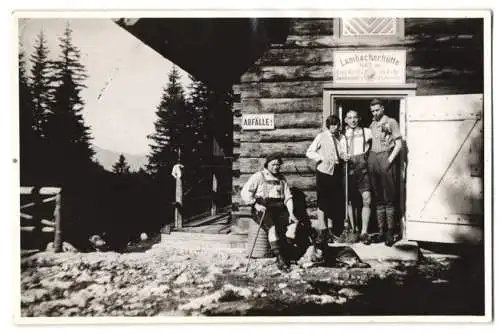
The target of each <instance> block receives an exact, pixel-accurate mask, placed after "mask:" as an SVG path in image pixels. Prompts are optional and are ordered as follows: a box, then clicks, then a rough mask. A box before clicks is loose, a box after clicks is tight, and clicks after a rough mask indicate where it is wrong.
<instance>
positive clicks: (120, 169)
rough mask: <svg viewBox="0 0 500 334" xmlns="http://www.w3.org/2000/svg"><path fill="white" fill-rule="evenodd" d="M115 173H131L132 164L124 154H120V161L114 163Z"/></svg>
mask: <svg viewBox="0 0 500 334" xmlns="http://www.w3.org/2000/svg"><path fill="white" fill-rule="evenodd" d="M113 173H115V174H130V166H129V164H128V163H127V160H126V159H125V156H124V155H123V154H120V156H119V157H118V161H117V162H115V163H114V164H113Z"/></svg>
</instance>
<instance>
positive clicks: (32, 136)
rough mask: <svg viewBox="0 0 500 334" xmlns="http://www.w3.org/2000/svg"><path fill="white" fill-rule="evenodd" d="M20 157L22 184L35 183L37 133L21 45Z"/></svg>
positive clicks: (19, 70)
mask: <svg viewBox="0 0 500 334" xmlns="http://www.w3.org/2000/svg"><path fill="white" fill-rule="evenodd" d="M18 55H19V59H18V60H19V65H18V66H19V68H18V75H19V77H18V80H19V91H18V94H19V158H20V178H21V180H20V181H21V185H33V184H34V182H35V181H36V179H35V170H34V167H33V166H34V165H35V162H36V161H35V152H36V147H35V144H36V139H37V135H36V133H35V131H34V128H35V122H34V119H33V101H32V95H31V89H30V87H29V82H28V74H27V72H26V55H25V53H24V50H23V48H22V46H21V45H20V46H19V54H18Z"/></svg>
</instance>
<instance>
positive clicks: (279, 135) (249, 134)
mask: <svg viewBox="0 0 500 334" xmlns="http://www.w3.org/2000/svg"><path fill="white" fill-rule="evenodd" d="M319 132H320V130H319V129H318V128H310V129H275V130H269V131H259V130H256V131H242V132H237V133H235V134H234V139H235V140H237V141H238V142H239V143H240V144H241V143H243V142H245V143H249V142H250V143H259V142H268V143H271V142H296V141H304V140H313V139H314V137H315V136H316V135H317V134H318V133H319Z"/></svg>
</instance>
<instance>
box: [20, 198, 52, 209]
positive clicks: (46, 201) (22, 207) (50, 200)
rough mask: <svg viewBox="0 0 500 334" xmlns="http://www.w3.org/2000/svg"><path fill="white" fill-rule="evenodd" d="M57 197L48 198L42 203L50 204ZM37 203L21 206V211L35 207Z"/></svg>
mask: <svg viewBox="0 0 500 334" xmlns="http://www.w3.org/2000/svg"><path fill="white" fill-rule="evenodd" d="M56 198H57V197H56V196H52V197H48V198H45V199H43V200H42V203H48V202H52V201H55V200H56ZM35 205H36V204H35V203H27V204H24V205H21V209H26V208H31V207H32V206H35Z"/></svg>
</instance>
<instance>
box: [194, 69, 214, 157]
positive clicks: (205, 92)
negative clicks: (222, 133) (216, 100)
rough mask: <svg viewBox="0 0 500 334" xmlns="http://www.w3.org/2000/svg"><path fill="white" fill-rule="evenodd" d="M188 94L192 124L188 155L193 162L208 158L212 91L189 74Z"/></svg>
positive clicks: (209, 151)
mask: <svg viewBox="0 0 500 334" xmlns="http://www.w3.org/2000/svg"><path fill="white" fill-rule="evenodd" d="M190 79H191V85H190V87H189V88H190V96H189V101H188V112H189V118H190V121H191V126H192V139H191V141H190V144H191V145H190V149H191V150H190V152H189V153H190V155H191V159H190V160H192V161H193V162H198V161H199V162H205V161H207V160H209V159H210V155H211V153H212V152H211V151H212V148H211V144H212V142H211V139H212V135H213V134H212V133H211V131H210V126H209V117H210V105H211V102H212V101H211V100H212V99H211V96H212V95H213V92H212V91H211V90H210V89H209V88H208V87H207V86H206V85H205V84H204V83H203V82H201V81H197V80H196V79H195V78H194V77H193V76H190Z"/></svg>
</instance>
